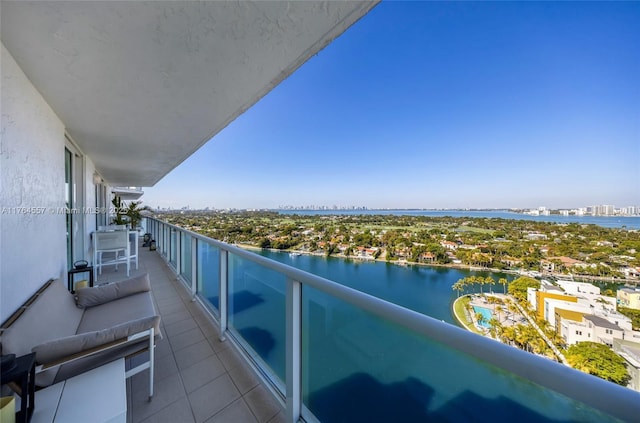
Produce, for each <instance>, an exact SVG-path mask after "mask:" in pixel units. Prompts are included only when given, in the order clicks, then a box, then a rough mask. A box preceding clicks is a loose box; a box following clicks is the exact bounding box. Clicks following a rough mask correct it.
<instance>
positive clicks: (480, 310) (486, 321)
mask: <svg viewBox="0 0 640 423" xmlns="http://www.w3.org/2000/svg"><path fill="white" fill-rule="evenodd" d="M472 307H473V312H474V313H480V314H482V317H484V319H483V320H482V322H480V326H482V327H483V328H487V329H489V328H490V327H491V325H489V320H491V318H492V317H493V313H492V312H491V310H489V309H488V308H485V307H480V306H472Z"/></svg>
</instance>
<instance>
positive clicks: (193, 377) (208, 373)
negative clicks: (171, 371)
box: [181, 355, 225, 393]
mask: <svg viewBox="0 0 640 423" xmlns="http://www.w3.org/2000/svg"><path fill="white" fill-rule="evenodd" d="M181 374H182V382H183V383H184V388H185V390H186V391H187V393H191V392H193V391H195V390H196V389H198V388H200V387H201V386H204V385H206V384H207V383H209V382H211V381H212V380H214V379H216V378H218V377H220V376H222V375H223V374H225V368H224V366H223V365H222V363H221V362H220V360H219V359H218V357H216V356H215V355H211V356H209V357H207V358H205V359H204V360H202V361H200V362H199V363H196V364H194V365H193V366H191V367H189V368H187V369H184V370H182V371H181Z"/></svg>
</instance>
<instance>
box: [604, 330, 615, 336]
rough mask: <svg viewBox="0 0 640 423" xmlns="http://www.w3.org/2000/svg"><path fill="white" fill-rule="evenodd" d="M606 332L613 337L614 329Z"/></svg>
mask: <svg viewBox="0 0 640 423" xmlns="http://www.w3.org/2000/svg"><path fill="white" fill-rule="evenodd" d="M604 331H605V332H606V333H608V334H609V335H613V329H605V330H604Z"/></svg>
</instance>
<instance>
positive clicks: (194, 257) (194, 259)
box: [191, 236, 198, 301]
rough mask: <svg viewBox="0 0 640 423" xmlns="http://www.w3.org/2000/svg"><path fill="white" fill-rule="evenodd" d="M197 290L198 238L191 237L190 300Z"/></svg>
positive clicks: (193, 297)
mask: <svg viewBox="0 0 640 423" xmlns="http://www.w3.org/2000/svg"><path fill="white" fill-rule="evenodd" d="M197 292H198V240H197V239H196V238H195V237H193V236H192V237H191V301H195V300H196V294H197Z"/></svg>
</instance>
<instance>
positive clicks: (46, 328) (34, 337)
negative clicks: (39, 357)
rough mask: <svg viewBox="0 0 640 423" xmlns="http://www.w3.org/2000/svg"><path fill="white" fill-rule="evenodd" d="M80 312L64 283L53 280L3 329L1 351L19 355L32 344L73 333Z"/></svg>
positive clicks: (74, 332) (28, 349)
mask: <svg viewBox="0 0 640 423" xmlns="http://www.w3.org/2000/svg"><path fill="white" fill-rule="evenodd" d="M82 314H83V312H82V310H81V309H79V308H77V307H76V306H75V303H74V299H73V295H71V293H70V292H69V291H68V290H67V287H66V286H65V284H63V283H62V282H61V281H60V280H56V281H54V282H53V283H52V284H51V285H49V287H47V288H46V289H45V290H44V291H43V292H42V294H40V296H38V297H37V298H36V300H35V301H34V302H33V303H31V304H30V305H29V307H28V308H27V309H26V311H25V312H24V313H22V315H21V316H20V317H19V318H18V319H17V320H16V321H15V322H13V324H12V325H11V326H9V328H8V329H6V330H5V331H4V332H2V335H1V339H2V353H3V354H9V353H12V354H15V355H17V356H20V355H24V354H27V353H29V352H31V348H32V347H33V346H34V345H37V344H42V343H44V342H47V341H50V340H52V339H57V338H62V337H65V336H70V335H75V334H76V331H77V329H78V326H79V325H80V320H81V319H82Z"/></svg>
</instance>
